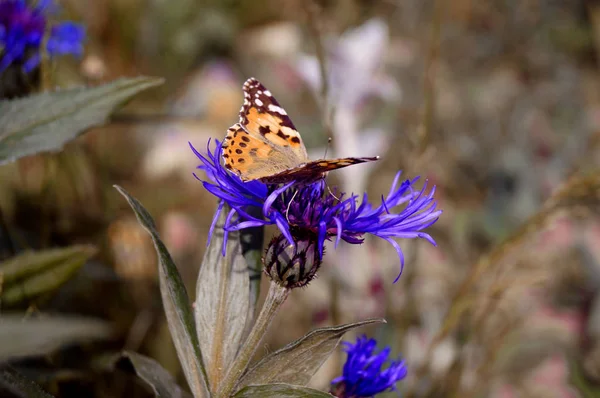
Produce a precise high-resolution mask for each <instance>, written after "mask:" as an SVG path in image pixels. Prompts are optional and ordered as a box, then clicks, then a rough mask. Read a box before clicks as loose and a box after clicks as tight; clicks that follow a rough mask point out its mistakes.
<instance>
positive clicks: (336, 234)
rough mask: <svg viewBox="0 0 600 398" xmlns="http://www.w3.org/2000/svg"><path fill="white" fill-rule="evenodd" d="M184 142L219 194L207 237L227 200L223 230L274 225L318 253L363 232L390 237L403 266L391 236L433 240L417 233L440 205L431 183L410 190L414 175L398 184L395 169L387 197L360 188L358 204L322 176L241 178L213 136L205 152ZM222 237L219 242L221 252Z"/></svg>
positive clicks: (354, 239)
mask: <svg viewBox="0 0 600 398" xmlns="http://www.w3.org/2000/svg"><path fill="white" fill-rule="evenodd" d="M190 147H191V149H192V151H194V153H195V154H196V156H198V158H199V159H200V160H201V161H202V164H201V165H200V166H198V168H199V169H201V170H204V172H205V173H206V175H207V177H208V180H209V181H202V184H203V185H204V187H205V188H206V189H207V190H208V191H209V192H210V193H212V194H213V195H215V196H216V197H217V198H219V199H220V203H219V207H218V208H217V212H216V214H215V217H214V219H213V223H212V225H211V229H210V232H209V239H210V237H211V236H212V233H213V230H214V228H215V223H216V220H217V218H218V216H219V214H220V213H221V211H222V210H223V206H224V203H227V204H228V205H229V207H230V208H231V210H230V212H229V214H228V216H227V218H226V222H225V226H224V228H225V231H226V232H227V231H237V230H240V229H243V228H249V227H259V226H264V225H273V224H275V225H277V227H278V228H279V230H280V231H281V233H282V234H283V235H284V236H285V237H286V238H287V240H288V241H289V242H290V244H292V245H294V244H295V241H296V240H299V239H303V240H306V239H309V240H312V241H314V242H316V244H317V247H318V251H319V254H320V256H321V257H322V255H323V246H324V243H325V241H326V240H331V239H333V238H335V245H336V247H337V245H338V243H339V242H340V240H344V241H346V242H348V243H353V244H359V243H362V242H363V240H364V236H365V234H371V235H375V236H378V237H380V238H382V239H385V240H386V241H388V242H390V243H391V244H392V246H393V247H394V248H395V249H396V252H397V253H398V256H399V257H400V262H401V265H402V267H404V256H403V254H402V250H401V248H400V246H399V245H398V243H397V242H396V241H395V240H394V239H395V238H424V239H426V240H427V241H429V242H430V243H432V244H433V245H435V241H434V240H433V238H432V237H431V236H430V235H429V234H427V233H425V232H421V231H422V230H424V229H425V228H427V227H429V226H431V225H432V224H433V223H435V222H436V221H437V219H438V217H439V215H440V214H441V211H440V210H436V202H435V200H434V199H433V194H434V192H435V187H434V188H433V189H431V190H430V191H429V193H427V192H426V190H427V183H425V184H424V186H423V188H422V189H421V190H420V191H415V190H413V184H414V183H415V182H416V181H417V179H418V178H415V179H413V180H405V181H404V182H402V183H399V181H400V173H398V174H397V175H396V178H395V179H394V182H393V183H392V187H391V189H390V191H389V193H388V196H387V197H385V198H384V197H382V198H381V204H380V205H379V206H377V207H374V206H373V205H371V204H370V203H369V201H368V197H367V194H366V193H365V194H363V197H362V202H361V204H360V205H358V204H357V200H358V196H357V195H351V196H349V197H347V198H345V197H344V194H341V195H336V196H338V197H336V196H334V195H333V194H332V193H331V192H330V191H329V190H328V189H327V187H326V185H325V182H324V180H321V181H318V182H315V183H313V184H310V185H296V183H295V182H291V183H288V184H285V185H282V186H273V185H267V184H264V183H262V182H260V181H250V182H242V181H241V180H240V179H239V178H238V177H237V176H236V175H234V174H232V173H230V172H229V171H227V170H226V169H225V168H224V167H223V166H222V164H221V161H220V160H221V153H222V148H221V143H220V142H219V141H216V148H215V150H214V151H211V149H210V141H209V144H208V146H207V154H206V155H203V154H200V153H199V152H198V151H196V149H194V147H193V146H192V145H191V144H190ZM196 178H198V177H197V176H196ZM198 179H199V178H198ZM401 206H402V207H403V208H402V209H400V211H399V212H397V213H391V211H392V210H397V209H398V208H399V207H401ZM249 207H258V208H261V209H262V215H263V218H256V217H254V216H252V215H250V212H249V211H248V208H249ZM226 236H227V235H226ZM226 241H227V239H225V240H224V242H223V251H225V247H226V246H225V245H226ZM223 254H224V253H223ZM401 273H402V269H401V270H400V274H401ZM399 277H400V275H398V278H399ZM398 278H396V280H395V281H394V282H396V281H397V280H398Z"/></svg>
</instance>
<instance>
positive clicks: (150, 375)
mask: <svg viewBox="0 0 600 398" xmlns="http://www.w3.org/2000/svg"><path fill="white" fill-rule="evenodd" d="M123 360H126V361H128V362H129V363H130V364H131V366H132V367H133V369H134V370H135V373H136V374H137V375H138V376H139V377H140V378H141V379H142V380H144V382H146V384H147V385H148V386H149V387H150V388H152V391H153V392H154V395H155V396H157V397H164V398H188V397H189V396H190V394H188V393H187V392H185V391H184V390H182V389H181V387H179V385H177V383H176V382H175V380H174V379H173V377H172V376H171V375H170V374H169V372H167V371H166V370H165V369H164V368H163V367H162V366H160V364H159V363H158V362H156V361H155V360H154V359H152V358H148V357H146V356H144V355H141V354H137V353H135V352H129V351H125V352H123V353H122V354H121V355H120V357H119V363H118V365H120V363H121V362H122V361H123Z"/></svg>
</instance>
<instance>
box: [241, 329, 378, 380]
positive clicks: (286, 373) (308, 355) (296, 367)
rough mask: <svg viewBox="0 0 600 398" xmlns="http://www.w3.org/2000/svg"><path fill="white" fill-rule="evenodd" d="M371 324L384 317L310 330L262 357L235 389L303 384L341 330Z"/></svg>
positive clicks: (340, 336) (329, 351)
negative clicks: (255, 385) (276, 384)
mask: <svg viewBox="0 0 600 398" xmlns="http://www.w3.org/2000/svg"><path fill="white" fill-rule="evenodd" d="M373 323H385V320H383V319H371V320H367V321H362V322H355V323H349V324H347V325H342V326H335V327H328V328H321V329H316V330H313V331H312V332H310V333H308V334H307V335H306V336H304V337H302V338H301V339H299V340H296V341H294V342H293V343H290V344H288V345H287V346H285V347H283V348H282V349H280V350H278V351H275V352H274V353H272V354H270V355H268V356H266V357H265V358H263V359H262V360H261V361H260V362H258V363H257V364H256V365H255V366H254V367H252V369H250V370H249V371H248V373H246V375H245V376H244V377H242V380H241V381H240V382H239V383H238V387H237V388H238V389H239V388H242V387H245V386H248V385H250V384H270V383H289V384H294V385H299V386H303V385H306V384H307V383H308V382H309V380H310V379H311V377H312V376H313V375H314V374H315V373H316V372H317V370H319V368H320V367H321V365H322V364H323V362H325V360H326V359H327V358H328V357H329V355H331V353H332V352H333V350H334V349H335V347H336V346H337V344H338V343H339V341H340V339H341V338H342V336H343V335H344V333H346V332H347V331H348V330H351V329H355V328H357V327H361V326H365V325H370V324H373Z"/></svg>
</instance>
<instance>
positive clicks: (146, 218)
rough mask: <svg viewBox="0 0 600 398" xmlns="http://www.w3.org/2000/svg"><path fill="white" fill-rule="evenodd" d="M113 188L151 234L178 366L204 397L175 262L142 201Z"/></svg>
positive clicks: (186, 300) (199, 363)
mask: <svg viewBox="0 0 600 398" xmlns="http://www.w3.org/2000/svg"><path fill="white" fill-rule="evenodd" d="M115 188H116V189H117V190H118V191H119V192H120V193H121V195H123V196H124V197H125V199H127V202H129V205H130V206H131V208H132V209H133V211H134V213H135V215H136V217H137V219H138V221H139V222H140V224H142V226H143V227H144V229H145V230H146V231H148V233H149V234H150V236H151V237H152V241H153V242H154V248H155V249H156V253H157V254H158V258H159V267H158V268H159V282H160V292H161V296H162V300H163V306H164V308H165V314H166V316H167V321H168V324H169V330H170V331H171V337H172V338H173V343H174V344H175V348H176V350H177V355H178V357H179V360H180V361H181V367H182V368H183V372H184V374H185V377H186V380H187V382H188V384H189V386H190V388H191V390H192V393H193V394H194V397H208V396H210V394H209V389H208V377H207V375H206V368H205V367H204V364H203V360H202V354H201V351H200V346H199V344H198V335H197V334H196V328H195V326H194V318H193V316H192V309H191V306H190V301H189V298H188V295H187V292H186V290H185V286H184V284H183V281H182V280H181V275H179V271H178V270H177V266H176V265H175V263H174V262H173V260H172V259H171V255H170V254H169V252H168V250H167V248H166V247H165V245H164V243H163V242H162V241H161V240H160V236H159V235H158V232H157V230H156V224H155V223H154V220H153V219H152V216H150V214H149V213H148V211H146V209H144V207H143V206H142V204H141V203H140V202H138V201H137V199H135V198H134V197H132V196H130V195H129V194H128V193H127V192H126V191H125V190H124V189H123V188H121V187H119V186H117V185H115Z"/></svg>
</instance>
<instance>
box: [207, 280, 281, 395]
mask: <svg viewBox="0 0 600 398" xmlns="http://www.w3.org/2000/svg"><path fill="white" fill-rule="evenodd" d="M289 293H290V289H288V288H285V287H283V286H279V285H278V284H276V283H274V282H271V284H270V286H269V292H268V293H267V298H266V299H265V303H264V304H263V307H262V309H261V310H260V314H258V318H256V323H255V324H254V327H253V328H252V330H251V331H250V334H249V335H248V338H247V339H246V342H245V343H244V344H243V345H242V347H241V349H240V352H239V354H238V356H237V358H236V359H235V361H234V362H233V365H232V366H231V368H230V369H229V371H228V372H227V375H226V376H225V379H223V383H222V384H221V387H220V388H219V390H218V392H217V394H216V395H215V398H228V397H230V396H231V394H232V393H233V392H234V391H233V390H234V388H235V386H236V384H237V382H238V381H239V379H240V377H241V376H242V374H244V371H245V370H246V369H247V368H248V364H249V363H250V360H251V359H252V356H253V355H254V352H255V351H256V348H257V347H258V345H259V344H260V342H261V340H262V338H263V337H264V335H265V334H266V332H267V329H268V328H269V325H270V324H271V321H273V318H274V317H275V314H276V313H277V310H279V308H280V307H281V305H282V304H283V303H284V302H285V299H286V298H287V296H288V295H289Z"/></svg>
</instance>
